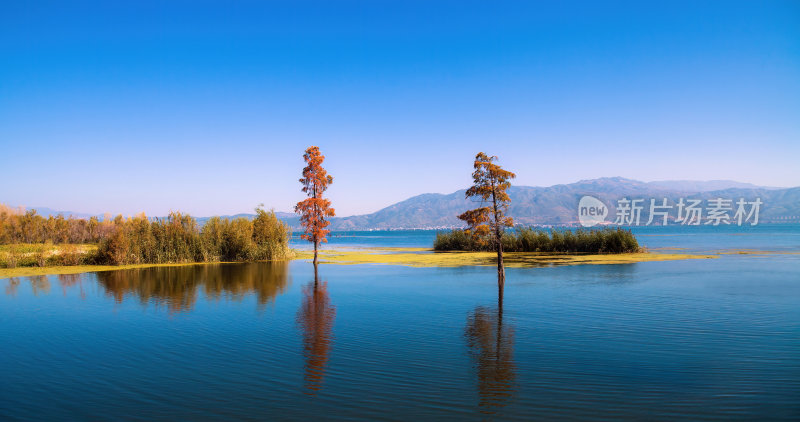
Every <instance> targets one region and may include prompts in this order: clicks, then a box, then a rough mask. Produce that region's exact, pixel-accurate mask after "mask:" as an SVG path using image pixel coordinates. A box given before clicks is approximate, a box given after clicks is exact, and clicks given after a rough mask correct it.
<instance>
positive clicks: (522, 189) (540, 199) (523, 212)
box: [331, 177, 800, 230]
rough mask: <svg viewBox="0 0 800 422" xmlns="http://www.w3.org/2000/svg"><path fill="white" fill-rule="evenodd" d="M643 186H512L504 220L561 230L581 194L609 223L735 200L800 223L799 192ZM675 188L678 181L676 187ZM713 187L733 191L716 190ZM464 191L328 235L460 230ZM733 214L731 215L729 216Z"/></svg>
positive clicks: (348, 221)
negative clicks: (627, 202)
mask: <svg viewBox="0 0 800 422" xmlns="http://www.w3.org/2000/svg"><path fill="white" fill-rule="evenodd" d="M663 183H664V184H665V185H663V186H662V185H660V184H659V183H652V182H651V183H645V182H640V181H637V180H631V179H625V178H622V177H605V178H600V179H592V180H581V181H579V182H577V183H571V184H566V185H555V186H550V187H530V186H512V187H511V189H509V192H508V194H509V196H510V197H511V206H510V208H509V215H511V216H512V217H514V221H515V223H517V224H521V225H566V224H577V220H578V216H577V206H578V201H579V200H580V198H581V197H582V196H584V195H591V196H594V197H596V198H598V199H600V200H601V201H603V202H604V203H605V204H607V205H608V206H609V209H610V212H609V218H608V220H609V221H613V219H614V218H613V216H614V215H616V203H617V200H619V199H621V198H624V197H627V198H628V199H644V200H645V201H644V202H645V203H644V205H646V206H645V208H649V205H650V202H649V200H650V199H651V198H652V199H655V200H656V201H661V200H662V199H664V198H666V199H667V200H668V202H667V203H668V204H671V205H674V204H675V202H676V201H677V200H678V199H679V198H695V199H702V200H703V201H704V202H703V204H705V200H707V199H712V198H717V197H719V198H723V199H731V200H733V201H734V202H735V201H736V200H738V199H739V198H745V199H747V200H753V199H755V198H761V200H762V201H763V202H764V205H762V207H761V210H760V221H761V222H800V188H791V189H779V188H763V187H737V186H752V185H748V184H744V183H738V182H725V181H719V182H694V184H693V185H692V184H689V183H687V184H685V185H684V188H683V189H675V188H669V186H671V183H673V182H663ZM676 183H678V182H676ZM680 183H683V182H680ZM714 184H717V185H718V186H733V187H727V188H724V189H717V190H701V191H698V190H696V189H701V188H702V189H709V188H711V187H712V186H713V185H714ZM464 193H465V190H459V191H456V192H453V193H451V194H435V193H427V194H422V195H417V196H414V197H412V198H409V199H406V200H405V201H401V202H398V203H396V204H394V205H390V206H388V207H386V208H384V209H382V210H379V211H377V212H374V213H372V214H366V215H357V216H352V217H343V218H335V219H333V220H332V222H331V229H333V230H356V229H399V228H408V229H410V228H447V227H461V226H462V222H461V221H460V220H458V218H456V216H457V215H458V214H460V213H462V212H464V211H465V210H467V209H469V208H473V207H475V206H476V204H475V203H472V202H471V201H468V200H467V199H465V198H464ZM732 214H733V213H731V215H732ZM648 217H649V210H648V209H645V210H643V211H642V219H643V221H642V223H644V222H646V221H647V218H648Z"/></svg>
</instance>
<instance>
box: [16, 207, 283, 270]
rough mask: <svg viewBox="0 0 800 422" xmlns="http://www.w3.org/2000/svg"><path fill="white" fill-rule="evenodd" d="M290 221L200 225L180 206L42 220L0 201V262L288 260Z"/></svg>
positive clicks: (260, 213) (259, 216) (269, 215)
mask: <svg viewBox="0 0 800 422" xmlns="http://www.w3.org/2000/svg"><path fill="white" fill-rule="evenodd" d="M289 239H290V232H289V227H288V226H286V225H285V224H284V223H283V222H282V221H280V220H279V219H278V218H277V217H276V216H275V213H274V212H271V211H269V212H268V211H265V210H263V209H261V208H258V209H256V217H255V218H254V219H252V220H250V219H247V218H244V217H240V218H234V219H227V218H220V217H213V218H211V219H210V220H209V221H208V222H207V223H206V224H205V225H203V227H202V228H201V227H200V226H199V225H198V224H197V220H195V219H194V218H192V217H191V216H189V215H186V214H181V213H179V212H173V213H170V215H169V216H168V217H167V218H163V219H150V218H147V217H146V216H145V215H144V214H140V215H137V216H135V217H129V218H124V217H122V216H121V215H118V216H117V217H115V218H113V219H112V218H110V216H107V217H106V218H104V219H103V220H99V219H97V218H95V217H92V218H90V219H79V218H64V217H63V216H61V215H59V216H57V217H53V216H50V217H48V218H45V217H43V216H40V215H38V214H36V211H33V210H31V211H27V212H25V211H22V210H15V209H11V208H9V207H5V206H2V205H0V245H2V246H0V266H1V267H5V268H13V267H17V266H19V267H25V266H40V267H43V266H50V265H81V264H112V265H124V264H162V263H183V262H216V261H262V260H281V259H287V258H289V257H290V255H291V251H290V249H289Z"/></svg>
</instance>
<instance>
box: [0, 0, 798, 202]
mask: <svg viewBox="0 0 800 422" xmlns="http://www.w3.org/2000/svg"><path fill="white" fill-rule="evenodd" d="M67 3H69V4H67ZM309 145H318V146H320V148H321V150H322V151H323V153H324V154H325V155H326V156H327V157H328V158H327V163H328V169H329V171H330V173H331V174H333V175H334V177H335V178H336V179H335V182H334V184H333V185H331V187H330V190H329V194H330V197H331V199H332V200H333V202H334V205H335V207H336V208H337V210H338V213H339V215H350V214H358V213H367V212H372V211H375V210H377V209H379V208H382V207H384V206H387V205H389V204H391V203H394V202H396V201H399V200H403V199H405V198H407V197H410V196H413V195H416V194H420V193H425V192H442V193H449V192H452V191H454V190H456V189H460V188H464V187H466V186H467V185H468V184H469V182H470V172H471V160H472V157H473V156H474V155H475V153H477V152H478V151H486V152H487V153H490V154H494V155H498V156H500V160H501V163H502V164H503V165H505V167H507V168H508V169H510V170H512V171H515V172H516V173H517V175H518V178H517V180H516V184H520V185H540V186H547V185H552V184H558V183H570V182H574V181H577V180H580V179H587V178H596V177H602V176H624V177H630V178H634V179H639V180H645V181H650V180H665V179H699V180H709V179H734V180H739V181H745V182H752V183H757V184H764V185H773V186H798V185H800V171H798V164H797V163H798V162H800V3H798V2H796V1H787V2H736V1H724V2H723V1H720V2H697V1H690V2H681V1H672V2H662V3H661V4H656V3H655V2H605V3H602V4H600V3H599V2H570V3H567V2H563V3H562V2H541V3H534V2H520V3H515V2H473V1H454V2H435V3H434V2H428V1H426V2H414V1H398V2H390V1H363V2H349V1H348V2H333V1H327V2H303V1H293V2H274V3H270V2H253V3H251V4H248V3H244V2H235V4H233V2H218V3H215V2H203V1H187V2H163V1H157V2H147V1H137V2H128V3H125V2H80V1H77V2H53V3H45V2H34V1H31V2H27V1H25V2H4V3H3V4H2V5H0V151H2V154H1V155H0V167H2V170H3V178H2V182H0V202H3V203H7V204H12V205H25V206H47V207H51V208H55V209H61V210H72V211H77V212H91V213H99V212H106V211H109V212H114V213H118V212H119V213H125V214H130V213H135V212H138V211H145V212H147V213H148V214H149V215H163V214H165V213H166V212H167V211H169V210H170V209H173V210H183V211H187V212H190V213H192V214H194V215H198V216H204V215H212V214H232V213H238V212H248V211H250V210H252V208H253V207H254V206H256V205H257V204H259V203H264V204H266V206H267V207H272V208H275V209H276V210H279V211H289V210H291V209H292V207H293V204H294V203H296V202H297V201H298V200H300V199H302V193H301V192H300V190H299V189H300V186H299V183H298V182H297V179H298V178H299V173H300V170H301V168H302V165H303V163H302V152H303V150H304V149H305V148H306V147H307V146H309Z"/></svg>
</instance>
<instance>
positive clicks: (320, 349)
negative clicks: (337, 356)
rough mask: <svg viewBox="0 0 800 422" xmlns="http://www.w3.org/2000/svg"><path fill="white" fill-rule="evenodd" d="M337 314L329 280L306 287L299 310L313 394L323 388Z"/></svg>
mask: <svg viewBox="0 0 800 422" xmlns="http://www.w3.org/2000/svg"><path fill="white" fill-rule="evenodd" d="M335 317H336V307H334V306H333V305H331V300H330V296H329V295H328V285H327V283H325V282H311V283H309V284H308V285H306V286H304V287H303V301H302V303H301V304H300V309H299V310H298V311H297V324H298V325H299V326H300V330H301V333H302V336H303V356H304V357H305V376H304V378H305V387H306V392H307V393H308V394H312V395H313V394H315V393H316V392H317V391H319V389H320V388H322V379H323V377H324V376H325V365H326V364H327V363H328V355H329V354H330V349H331V341H332V338H333V321H334V319H335Z"/></svg>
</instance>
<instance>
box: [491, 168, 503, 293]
mask: <svg viewBox="0 0 800 422" xmlns="http://www.w3.org/2000/svg"><path fill="white" fill-rule="evenodd" d="M492 206H493V207H494V238H495V241H496V242H497V246H496V248H497V286H498V288H499V289H500V290H501V291H502V290H503V286H504V285H505V282H506V269H505V267H503V239H502V237H501V235H500V221H498V218H497V198H496V197H495V194H494V183H492Z"/></svg>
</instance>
